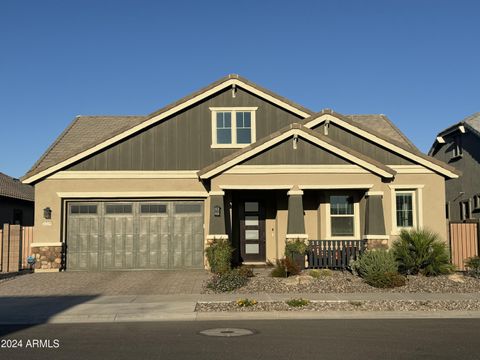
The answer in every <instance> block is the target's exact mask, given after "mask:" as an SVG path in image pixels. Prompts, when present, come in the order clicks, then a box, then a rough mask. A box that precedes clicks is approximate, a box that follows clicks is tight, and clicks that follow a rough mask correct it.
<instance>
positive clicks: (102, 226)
mask: <svg viewBox="0 0 480 360" xmlns="http://www.w3.org/2000/svg"><path fill="white" fill-rule="evenodd" d="M66 223H67V228H66V234H67V239H66V245H67V250H66V253H67V259H66V260H67V262H66V267H67V270H91V271H102V270H136V269H177V268H202V267H203V243H204V239H203V237H204V235H203V202H201V201H161V200H159V201H121V202H103V201H97V202H68V203H67V221H66Z"/></svg>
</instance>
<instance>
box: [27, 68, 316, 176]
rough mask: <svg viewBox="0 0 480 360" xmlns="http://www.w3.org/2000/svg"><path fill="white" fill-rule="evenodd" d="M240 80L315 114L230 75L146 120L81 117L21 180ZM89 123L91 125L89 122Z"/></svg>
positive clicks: (124, 117) (137, 118)
mask: <svg viewBox="0 0 480 360" xmlns="http://www.w3.org/2000/svg"><path fill="white" fill-rule="evenodd" d="M230 79H237V80H239V81H241V82H243V83H245V84H246V85H249V86H251V87H253V88H255V89H257V90H259V91H261V92H264V93H265V94H268V95H270V96H272V97H274V98H276V99H278V100H280V101H282V102H284V103H286V104H288V105H290V106H292V107H295V108H297V109H298V110H300V111H302V112H305V113H307V114H313V111H311V110H309V109H307V108H305V107H303V106H301V105H298V104H296V103H294V102H293V101H291V100H288V99H286V98H284V97H282V96H280V95H278V94H276V93H274V92H272V91H270V90H268V89H265V88H263V87H261V86H259V85H257V84H255V83H253V82H251V81H249V80H247V79H245V78H243V77H241V76H239V75H236V74H230V75H228V76H225V77H223V78H221V79H219V80H217V81H215V82H213V83H211V84H210V85H208V86H207V87H204V88H202V89H200V90H198V91H196V92H194V93H192V94H190V95H188V96H186V97H184V98H182V99H180V100H178V101H175V102H174V103H171V104H169V105H167V106H165V107H163V108H162V109H160V110H158V111H155V112H153V113H151V114H149V115H147V116H79V117H77V118H76V119H75V120H74V121H73V122H72V123H71V124H70V126H69V127H67V129H65V131H64V132H63V133H62V134H60V136H59V137H58V139H57V140H56V141H55V142H54V143H53V144H52V145H51V146H50V147H49V148H48V149H47V150H46V151H45V153H44V154H43V155H42V156H41V157H40V159H39V160H38V161H37V162H36V163H35V164H34V165H33V166H32V168H31V169H30V170H29V171H28V172H27V173H26V174H25V175H24V176H23V177H22V179H26V178H29V177H31V176H34V175H36V174H38V173H40V172H42V171H43V170H46V169H48V168H50V167H52V166H55V165H57V164H59V163H61V162H62V161H65V160H67V159H69V158H71V157H73V156H75V155H78V154H80V153H82V152H83V151H86V150H88V149H90V148H93V147H94V146H96V145H99V144H101V143H102V142H104V141H106V140H108V139H110V138H112V137H114V136H116V135H120V134H121V133H122V132H124V131H126V130H129V129H131V128H133V127H135V126H137V125H140V124H141V123H143V122H145V121H147V120H149V119H151V118H153V117H155V116H157V115H159V114H162V113H164V112H166V111H168V110H170V109H173V108H175V107H176V106H178V105H180V104H182V103H185V102H187V101H189V100H191V99H194V98H195V97H196V96H198V95H201V94H202V93H204V92H206V91H208V90H211V89H213V88H215V87H216V86H218V85H221V84H222V83H224V82H226V81H228V80H230ZM87 120H90V121H87Z"/></svg>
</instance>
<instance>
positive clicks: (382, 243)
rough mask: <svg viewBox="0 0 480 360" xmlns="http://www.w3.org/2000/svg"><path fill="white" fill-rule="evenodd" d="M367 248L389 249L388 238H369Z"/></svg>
mask: <svg viewBox="0 0 480 360" xmlns="http://www.w3.org/2000/svg"><path fill="white" fill-rule="evenodd" d="M367 249H368V250H376V249H388V239H367Z"/></svg>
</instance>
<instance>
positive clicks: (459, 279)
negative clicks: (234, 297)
mask: <svg viewBox="0 0 480 360" xmlns="http://www.w3.org/2000/svg"><path fill="white" fill-rule="evenodd" d="M270 271H271V270H270V269H256V270H254V273H255V277H252V278H249V280H248V283H247V285H245V286H243V287H241V288H239V289H237V290H235V291H233V292H232V293H236V294H255V293H272V294H285V293H292V294H295V293H297V294H307V293H369V292H393V293H422V292H423V293H480V279H476V278H473V277H470V276H464V275H463V274H461V273H456V274H453V275H441V276H435V277H433V276H432V277H426V276H422V275H415V276H408V277H407V283H406V285H405V286H401V287H396V288H392V289H378V288H375V287H373V286H370V285H368V284H366V283H365V282H364V281H363V280H362V279H361V278H360V277H358V276H355V275H353V274H352V273H350V272H349V271H340V270H334V271H331V276H321V277H319V278H313V277H311V276H308V270H306V271H304V272H303V273H302V274H301V275H297V276H292V277H288V278H273V277H270V276H269V274H270ZM203 291H204V293H213V292H212V291H211V290H208V289H206V288H205V287H204V289H203Z"/></svg>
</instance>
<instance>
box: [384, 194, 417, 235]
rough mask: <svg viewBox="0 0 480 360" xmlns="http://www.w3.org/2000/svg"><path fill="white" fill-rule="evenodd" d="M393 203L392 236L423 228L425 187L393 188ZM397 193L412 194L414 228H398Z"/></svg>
mask: <svg viewBox="0 0 480 360" xmlns="http://www.w3.org/2000/svg"><path fill="white" fill-rule="evenodd" d="M391 189H392V190H391V202H392V231H391V234H392V235H400V232H401V231H402V230H404V229H405V230H408V229H413V228H422V227H423V185H420V186H416V187H415V186H411V187H410V186H406V185H401V186H391ZM397 193H409V194H412V211H413V226H408V227H407V226H405V227H401V226H400V227H399V226H397Z"/></svg>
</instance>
